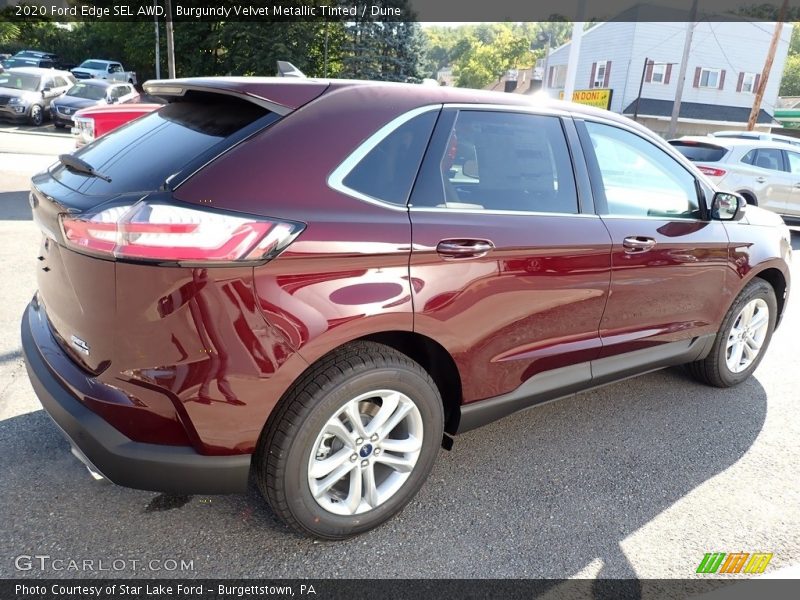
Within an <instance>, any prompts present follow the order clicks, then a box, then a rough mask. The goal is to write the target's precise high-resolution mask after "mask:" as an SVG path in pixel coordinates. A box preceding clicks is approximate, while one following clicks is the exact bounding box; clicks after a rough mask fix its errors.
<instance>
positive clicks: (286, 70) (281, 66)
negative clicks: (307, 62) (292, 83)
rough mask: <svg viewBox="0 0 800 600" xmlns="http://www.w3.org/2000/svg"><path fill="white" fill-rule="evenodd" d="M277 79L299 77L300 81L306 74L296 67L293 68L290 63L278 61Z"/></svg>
mask: <svg viewBox="0 0 800 600" xmlns="http://www.w3.org/2000/svg"><path fill="white" fill-rule="evenodd" d="M278 77H300V78H302V79H305V77H306V74H305V73H303V72H302V71H301V70H300V69H298V68H297V67H295V66H294V65H293V64H292V63H290V62H288V61H285V60H279V61H278Z"/></svg>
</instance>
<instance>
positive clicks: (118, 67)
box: [72, 58, 137, 85]
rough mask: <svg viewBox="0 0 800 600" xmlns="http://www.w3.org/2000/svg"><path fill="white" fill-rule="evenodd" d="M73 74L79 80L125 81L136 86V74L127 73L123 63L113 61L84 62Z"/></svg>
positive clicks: (73, 70) (93, 60) (94, 60)
mask: <svg viewBox="0 0 800 600" xmlns="http://www.w3.org/2000/svg"><path fill="white" fill-rule="evenodd" d="M72 74H73V75H75V77H76V78H78V79H110V80H111V81H124V82H127V83H130V84H131V85H136V83H137V82H136V73H135V72H134V71H126V70H125V68H124V67H123V66H122V63H119V62H116V61H113V60H100V59H96V58H92V59H90V60H85V61H83V62H82V63H81V64H80V65H78V66H77V67H75V68H74V69H72Z"/></svg>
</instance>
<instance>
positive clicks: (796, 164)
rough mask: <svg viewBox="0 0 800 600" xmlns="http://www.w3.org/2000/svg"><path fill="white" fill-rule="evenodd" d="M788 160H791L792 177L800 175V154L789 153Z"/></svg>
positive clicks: (787, 154)
mask: <svg viewBox="0 0 800 600" xmlns="http://www.w3.org/2000/svg"><path fill="white" fill-rule="evenodd" d="M786 158H788V159H789V171H791V173H792V175H800V154H798V153H797V152H787V153H786Z"/></svg>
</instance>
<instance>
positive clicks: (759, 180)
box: [756, 176, 767, 183]
mask: <svg viewBox="0 0 800 600" xmlns="http://www.w3.org/2000/svg"><path fill="white" fill-rule="evenodd" d="M766 180H767V178H766V177H761V176H759V177H756V181H757V182H758V183H764V182H765V181H766Z"/></svg>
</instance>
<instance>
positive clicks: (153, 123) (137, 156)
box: [51, 96, 269, 195]
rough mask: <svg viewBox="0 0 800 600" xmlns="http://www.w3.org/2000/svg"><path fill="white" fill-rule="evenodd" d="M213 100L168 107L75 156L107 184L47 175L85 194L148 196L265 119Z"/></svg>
mask: <svg viewBox="0 0 800 600" xmlns="http://www.w3.org/2000/svg"><path fill="white" fill-rule="evenodd" d="M218 98H220V99H219V100H213V101H206V100H203V101H191V100H189V101H183V102H175V103H173V104H167V105H166V106H164V107H163V108H161V109H159V110H158V111H156V112H153V113H150V114H149V115H147V116H145V117H142V118H141V119H138V120H136V121H134V122H132V123H130V124H129V125H127V126H124V127H122V128H120V129H117V130H115V131H112V132H111V133H109V134H108V135H105V136H103V137H101V138H99V139H98V140H97V141H96V142H94V143H92V144H89V145H88V146H86V147H84V148H83V149H81V150H79V151H78V152H76V153H75V155H76V156H79V157H80V158H81V159H82V160H84V161H86V162H87V163H89V164H90V165H91V166H92V167H93V168H94V169H95V170H96V171H97V172H99V173H102V174H103V175H106V176H108V177H109V178H110V179H111V182H107V181H104V180H102V179H100V178H97V177H90V176H88V175H85V174H82V173H77V172H74V171H71V170H69V169H67V168H66V167H64V166H62V165H59V166H57V167H55V168H54V169H53V170H52V171H51V174H52V175H53V177H54V178H55V179H57V180H58V181H59V182H61V183H62V184H64V185H66V186H67V187H70V188H72V189H75V190H79V191H80V192H82V193H84V194H90V195H105V194H112V193H125V192H138V191H153V190H157V189H159V188H160V187H161V186H162V185H163V184H164V182H165V181H166V180H167V178H169V176H170V175H173V174H174V173H178V172H179V171H181V169H183V168H184V167H186V166H187V165H188V164H189V163H190V162H192V161H193V160H194V159H196V158H199V157H200V156H201V155H203V154H204V153H206V152H207V151H211V150H212V148H213V147H214V146H215V145H218V144H219V145H220V152H222V151H223V149H224V147H225V146H226V143H225V139H226V138H227V137H229V136H231V135H233V134H234V133H236V132H237V131H239V130H240V129H242V128H244V127H246V126H247V125H249V124H251V123H253V122H254V121H256V120H257V119H259V118H261V117H263V116H265V115H267V114H269V111H267V110H266V109H264V108H261V107H259V106H256V105H255V104H252V103H250V102H246V101H242V100H237V99H235V98H228V97H226V96H218Z"/></svg>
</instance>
